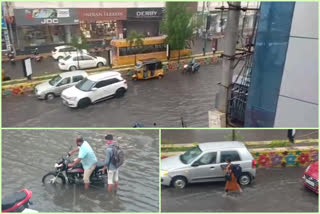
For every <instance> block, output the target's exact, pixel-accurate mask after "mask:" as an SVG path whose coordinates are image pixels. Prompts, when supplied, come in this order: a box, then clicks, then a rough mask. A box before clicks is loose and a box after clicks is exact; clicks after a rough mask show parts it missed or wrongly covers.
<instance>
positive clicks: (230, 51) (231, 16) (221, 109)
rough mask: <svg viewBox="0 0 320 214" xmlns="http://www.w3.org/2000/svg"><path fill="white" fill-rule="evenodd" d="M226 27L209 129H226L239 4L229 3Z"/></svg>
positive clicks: (210, 112)
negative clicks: (220, 68) (215, 97)
mask: <svg viewBox="0 0 320 214" xmlns="http://www.w3.org/2000/svg"><path fill="white" fill-rule="evenodd" d="M228 8H229V9H228V20H227V27H226V30H225V34H224V38H225V39H224V50H223V60H222V78H221V82H220V84H219V91H218V97H217V99H216V100H217V103H216V109H215V110H214V111H209V127H210V126H211V127H219V126H220V127H226V125H227V119H226V118H227V113H228V101H229V100H230V97H231V84H232V77H233V64H234V55H235V52H236V45H237V40H238V26H239V18H240V9H241V2H239V1H238V2H236V1H235V2H229V7H228Z"/></svg>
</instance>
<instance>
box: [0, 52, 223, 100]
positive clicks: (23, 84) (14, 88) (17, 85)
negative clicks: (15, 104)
mask: <svg viewBox="0 0 320 214" xmlns="http://www.w3.org/2000/svg"><path fill="white" fill-rule="evenodd" d="M213 56H215V57H214V58H215V59H218V58H219V57H220V56H221V53H220V52H217V53H216V54H215V55H213V54H212V53H211V54H208V55H206V56H202V55H201V54H196V55H192V56H189V57H182V58H181V59H180V61H183V60H186V59H191V58H195V59H196V60H203V59H207V58H213ZM176 62H178V60H177V59H174V60H170V61H164V62H163V64H164V65H168V63H176ZM133 68H134V67H133V65H122V66H113V67H112V68H111V67H102V68H95V69H88V70H85V71H86V72H87V73H89V74H93V73H98V72H104V71H109V70H115V69H116V70H118V72H120V73H121V74H123V75H129V72H130V71H132V69H133ZM60 73H61V72H59V73H53V74H49V75H44V76H39V77H33V79H32V80H26V79H18V80H10V81H5V82H2V95H4V96H8V95H11V94H14V95H21V94H24V93H25V92H31V91H33V87H34V86H35V85H36V84H38V83H40V82H42V81H45V80H48V79H50V78H52V77H54V76H56V75H58V74H60Z"/></svg>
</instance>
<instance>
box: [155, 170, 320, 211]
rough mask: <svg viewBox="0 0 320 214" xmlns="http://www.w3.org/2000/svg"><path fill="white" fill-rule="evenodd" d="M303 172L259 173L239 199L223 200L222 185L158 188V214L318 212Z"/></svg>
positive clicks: (316, 200)
mask: <svg viewBox="0 0 320 214" xmlns="http://www.w3.org/2000/svg"><path fill="white" fill-rule="evenodd" d="M303 171H304V168H271V169H258V170H257V177H256V180H255V181H254V183H252V184H251V185H249V186H248V187H244V188H243V190H244V192H243V193H241V194H240V195H239V194H237V193H233V194H232V195H230V196H227V197H223V193H224V182H218V183H201V184H190V185H188V186H187V187H186V188H185V189H182V190H176V189H174V188H172V187H162V188H161V212H318V195H316V194H315V193H313V192H311V191H310V190H308V189H306V188H305V187H304V186H303V184H302V181H301V176H302V173H303Z"/></svg>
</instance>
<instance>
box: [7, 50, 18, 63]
mask: <svg viewBox="0 0 320 214" xmlns="http://www.w3.org/2000/svg"><path fill="white" fill-rule="evenodd" d="M6 56H7V57H8V58H9V61H10V63H11V64H13V65H15V64H16V58H15V55H14V52H13V51H9V52H8V53H6Z"/></svg>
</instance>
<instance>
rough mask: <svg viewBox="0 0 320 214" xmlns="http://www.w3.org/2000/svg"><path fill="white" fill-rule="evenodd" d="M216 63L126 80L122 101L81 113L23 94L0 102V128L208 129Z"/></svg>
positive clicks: (217, 71) (217, 75) (215, 86)
mask: <svg viewBox="0 0 320 214" xmlns="http://www.w3.org/2000/svg"><path fill="white" fill-rule="evenodd" d="M221 66H222V64H221V62H219V63H218V64H215V65H203V66H201V68H200V71H199V72H198V73H196V74H182V73H181V72H179V71H176V72H170V73H167V74H166V75H165V77H164V78H163V79H161V80H158V79H151V80H145V81H143V80H142V81H131V80H129V81H128V91H127V93H126V94H125V96H124V97H122V98H119V99H116V98H113V99H109V100H107V101H104V102H101V103H98V104H95V105H91V106H89V107H88V108H85V109H70V108H68V107H67V106H65V105H63V104H62V101H61V98H60V97H57V98H55V99H54V100H52V101H50V102H47V101H41V100H37V98H36V97H35V96H34V95H32V94H29V95H27V96H25V95H23V96H9V97H3V99H2V125H3V127H133V125H134V124H135V123H136V122H138V123H142V124H144V126H145V127H153V123H156V124H157V127H178V128H180V127H182V125H181V117H182V118H183V120H184V123H185V124H186V125H187V127H208V111H209V110H212V109H213V108H214V106H215V105H214V104H215V96H216V93H217V90H218V83H219V82H220V76H221Z"/></svg>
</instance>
